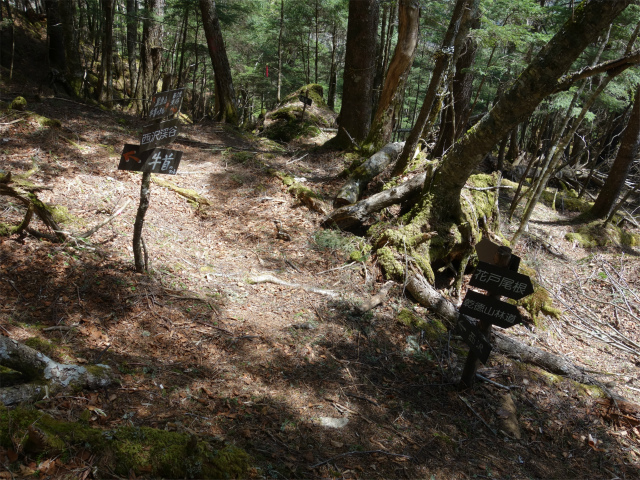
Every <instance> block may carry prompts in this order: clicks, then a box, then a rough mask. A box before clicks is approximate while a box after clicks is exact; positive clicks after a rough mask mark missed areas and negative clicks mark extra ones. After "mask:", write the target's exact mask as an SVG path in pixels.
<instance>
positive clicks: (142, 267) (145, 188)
mask: <svg viewBox="0 0 640 480" xmlns="http://www.w3.org/2000/svg"><path fill="white" fill-rule="evenodd" d="M150 186H151V172H143V173H142V183H141V185H140V205H138V213H137V214H136V222H135V223H134V225H133V259H134V261H135V264H136V272H138V273H143V272H144V271H146V269H147V262H146V261H145V258H146V255H144V256H143V253H142V245H143V243H144V241H143V240H142V226H143V224H144V216H145V214H146V213H147V209H148V208H149V199H150V198H151V190H150Z"/></svg>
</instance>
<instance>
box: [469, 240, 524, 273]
mask: <svg viewBox="0 0 640 480" xmlns="http://www.w3.org/2000/svg"><path fill="white" fill-rule="evenodd" d="M499 248H500V245H498V244H497V243H493V242H492V241H491V240H489V239H488V238H487V237H483V238H482V240H480V241H479V242H478V244H477V245H476V253H477V254H478V260H480V261H481V262H486V263H492V264H493V263H494V262H495V256H496V253H497V252H498V249H499ZM518 268H520V257H519V256H517V255H514V254H513V253H512V254H511V260H510V261H509V270H513V271H514V272H517V271H518Z"/></svg>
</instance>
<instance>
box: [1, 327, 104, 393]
mask: <svg viewBox="0 0 640 480" xmlns="http://www.w3.org/2000/svg"><path fill="white" fill-rule="evenodd" d="M0 365H2V366H3V367H7V368H10V369H12V370H15V371H17V372H20V373H21V374H22V377H23V378H24V380H26V381H27V382H28V383H23V384H20V385H14V386H12V387H6V388H0V403H2V404H4V405H13V404H16V403H21V402H25V401H33V400H39V399H41V398H43V397H44V396H45V395H47V394H50V393H55V392H57V391H59V390H62V389H65V388H69V387H73V388H88V389H96V388H103V387H106V386H108V385H110V384H111V382H112V378H111V371H110V369H109V367H108V366H106V365H94V366H90V367H81V366H78V365H67V364H62V363H58V362H56V361H54V360H52V359H50V358H49V357H47V356H46V355H44V354H43V353H41V352H39V351H37V350H34V349H33V348H31V347H28V346H26V345H23V344H21V343H19V342H17V341H16V340H13V339H11V338H9V337H5V336H1V335H0Z"/></svg>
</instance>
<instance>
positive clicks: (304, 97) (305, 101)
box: [298, 95, 313, 107]
mask: <svg viewBox="0 0 640 480" xmlns="http://www.w3.org/2000/svg"><path fill="white" fill-rule="evenodd" d="M298 99H299V100H300V101H301V102H302V103H304V104H305V105H308V106H309V107H310V106H311V104H312V103H313V100H311V99H310V98H309V97H306V96H304V95H300V96H299V97H298Z"/></svg>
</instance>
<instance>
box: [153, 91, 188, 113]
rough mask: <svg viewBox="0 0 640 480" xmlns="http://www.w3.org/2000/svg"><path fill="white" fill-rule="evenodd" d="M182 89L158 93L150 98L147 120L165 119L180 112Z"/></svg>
mask: <svg viewBox="0 0 640 480" xmlns="http://www.w3.org/2000/svg"><path fill="white" fill-rule="evenodd" d="M183 94H184V88H179V89H178V90H169V91H168V92H158V93H156V94H155V95H154V96H153V97H151V105H150V106H149V117H148V119H149V120H154V119H156V118H162V117H166V116H167V115H172V114H174V113H178V112H179V111H180V106H181V105H182V97H183Z"/></svg>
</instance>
